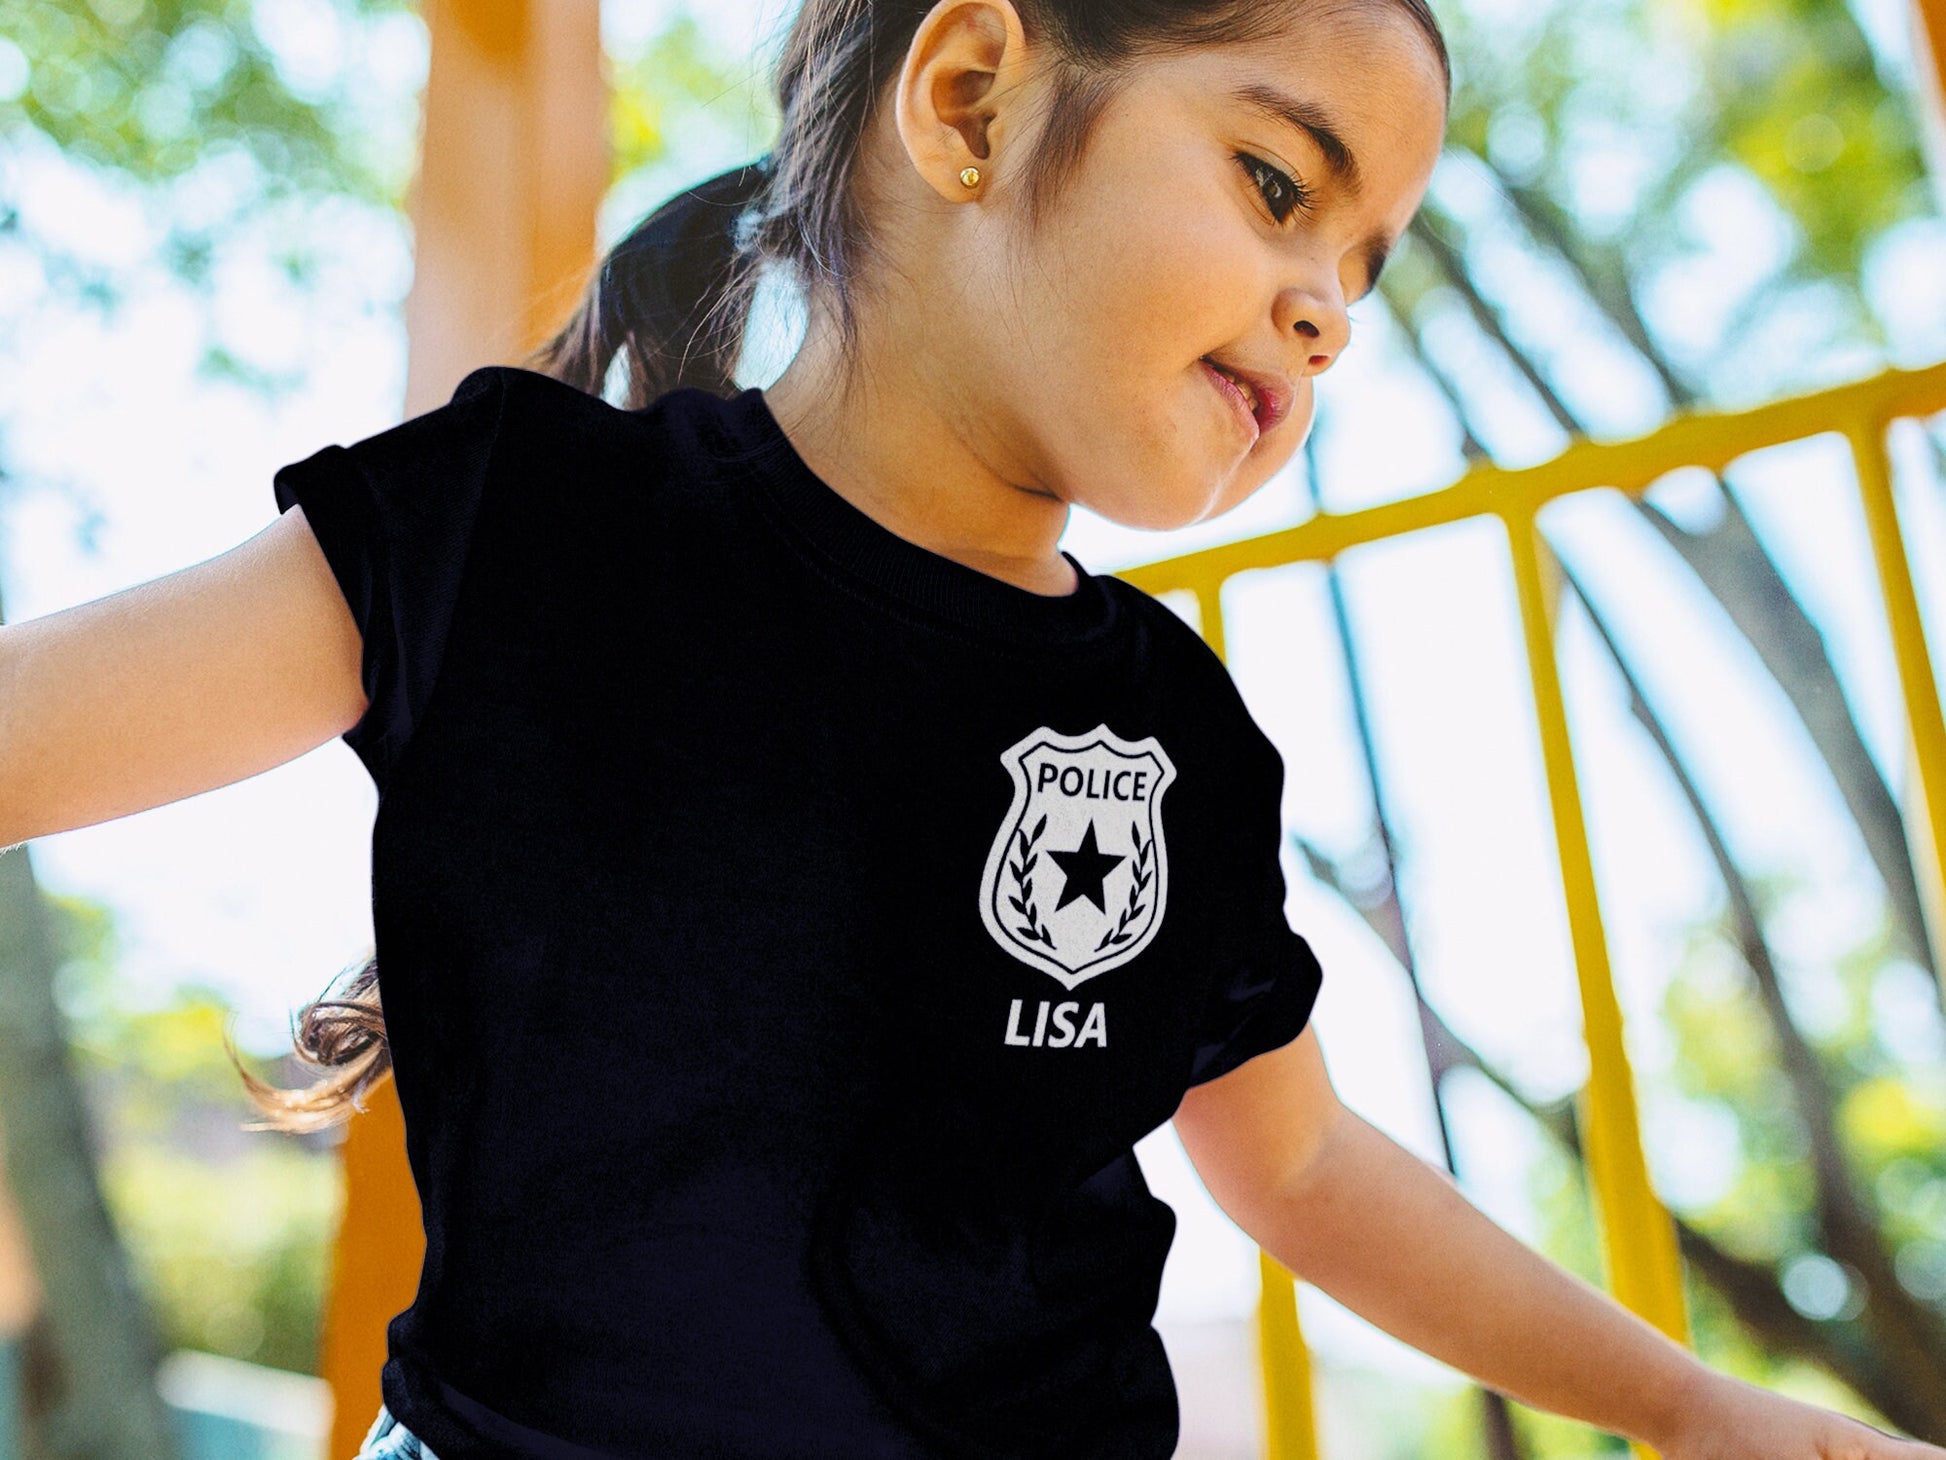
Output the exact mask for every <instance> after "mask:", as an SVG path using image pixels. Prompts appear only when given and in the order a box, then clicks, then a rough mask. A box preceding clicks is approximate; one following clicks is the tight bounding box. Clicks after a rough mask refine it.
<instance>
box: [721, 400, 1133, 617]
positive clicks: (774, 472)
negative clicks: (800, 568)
mask: <svg viewBox="0 0 1946 1460" xmlns="http://www.w3.org/2000/svg"><path fill="white" fill-rule="evenodd" d="M718 406H719V411H720V414H719V416H718V419H719V420H720V421H721V422H722V424H723V426H724V428H725V430H726V431H727V433H728V434H729V435H730V436H731V437H732V439H733V440H734V443H735V445H736V448H737V450H736V460H737V464H738V465H741V466H747V467H749V468H751V469H752V474H753V475H754V476H756V477H757V479H758V480H759V481H760V482H762V484H763V487H764V490H765V491H766V492H767V494H768V495H769V497H770V499H771V500H772V501H773V502H775V503H776V505H777V506H778V507H779V508H780V509H781V510H782V512H783V514H784V515H785V516H786V517H787V518H788V519H789V520H790V522H791V523H792V524H793V525H794V526H796V528H797V529H798V530H799V531H800V533H801V534H802V535H803V536H804V537H805V538H806V539H808V540H809V541H810V542H811V543H812V544H813V545H814V546H815V547H816V548H817V549H818V550H819V551H820V552H821V553H822V554H823V555H824V556H825V557H826V558H828V559H830V560H831V561H833V562H834V563H836V564H837V565H838V566H839V567H840V568H841V569H843V570H844V571H845V572H847V573H849V574H851V575H853V576H855V577H857V578H861V579H864V580H865V581H866V582H868V583H870V584H872V585H874V586H875V587H877V588H879V589H881V590H883V591H884V592H886V593H889V594H892V595H893V596H895V597H897V598H899V599H901V600H903V601H904V602H906V603H909V604H913V605H916V606H917V607H919V608H922V609H926V610H928V611H930V612H932V613H935V614H939V615H941V616H943V617H945V618H949V619H952V620H953V621H955V622H957V623H960V624H963V625H965V626H967V627H969V628H972V629H975V630H977V631H979V632H981V633H983V634H987V635H990V636H994V637H997V638H1001V639H1004V640H1007V641H1008V642H1010V643H1012V644H1014V645H1016V646H1018V647H1022V648H1029V649H1031V648H1035V647H1042V646H1052V645H1066V644H1079V643H1087V642H1091V641H1093V640H1095V639H1098V638H1100V637H1101V636H1103V635H1104V634H1106V633H1107V632H1108V631H1109V630H1110V629H1111V628H1113V627H1114V625H1115V623H1116V620H1117V618H1118V605H1117V600H1116V598H1115V595H1114V594H1113V593H1112V592H1111V591H1110V590H1109V589H1108V588H1107V586H1106V585H1105V583H1104V580H1103V579H1102V578H1101V577H1099V576H1098V575H1096V574H1093V573H1090V572H1089V571H1088V570H1087V569H1086V568H1085V567H1083V566H1082V565H1081V563H1080V561H1079V560H1078V559H1077V558H1075V556H1074V555H1073V554H1072V553H1070V552H1068V551H1067V550H1066V549H1065V548H1063V549H1062V550H1061V556H1062V557H1064V558H1066V559H1067V560H1068V562H1069V563H1071V564H1073V565H1074V571H1075V573H1076V574H1077V575H1078V576H1079V579H1080V582H1079V583H1078V585H1077V586H1076V588H1075V591H1074V592H1072V593H1067V594H1060V595H1048V594H1044V593H1035V592H1033V591H1031V590H1029V589H1026V588H1022V587H1020V586H1019V585H1018V584H1014V583H1009V582H1006V581H1005V580H1004V579H1000V578H995V577H993V576H992V575H991V574H988V573H982V572H981V571H979V569H977V568H971V567H968V566H967V565H966V564H964V563H961V562H958V561H956V560H955V559H952V558H949V557H946V556H944V555H942V554H940V553H936V552H934V551H932V549H930V548H926V547H921V546H920V545H919V544H918V543H916V542H912V541H909V540H908V539H906V538H903V537H900V536H899V535H898V534H897V533H896V532H893V531H892V530H891V529H890V528H888V527H886V526H885V525H884V524H882V523H880V522H879V521H878V520H877V519H876V518H874V517H872V516H871V515H870V514H868V513H866V512H865V511H863V510H862V509H860V508H859V507H857V506H855V505H853V503H852V502H851V501H850V500H849V499H848V498H846V497H845V496H843V495H841V494H840V493H839V492H838V491H837V490H836V489H834V488H833V487H832V486H831V485H830V484H829V483H827V482H826V481H825V480H824V479H823V478H822V477H820V476H819V475H818V474H817V473H816V472H814V471H812V470H811V467H810V464H809V463H807V462H806V461H805V460H804V458H803V457H801V456H799V455H798V453H797V448H796V447H795V446H794V445H792V444H791V439H790V437H788V436H786V435H785V434H784V429H783V427H782V426H780V425H779V424H778V423H777V418H776V417H775V416H774V415H772V414H771V410H770V404H769V402H768V401H766V400H765V399H764V393H763V391H762V389H761V388H760V387H757V386H751V387H749V388H748V389H746V390H743V391H740V392H738V393H737V394H736V395H734V396H731V397H729V398H727V399H725V400H721V401H719V402H718Z"/></svg>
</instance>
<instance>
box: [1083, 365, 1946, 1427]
mask: <svg viewBox="0 0 1946 1460" xmlns="http://www.w3.org/2000/svg"><path fill="white" fill-rule="evenodd" d="M1941 410H1946V363H1942V364H1939V365H1933V366H1930V367H1928V368H1926V369H1923V370H1892V371H1888V372H1887V373H1885V374H1883V375H1879V376H1876V377H1874V378H1873V379H1870V380H1865V381H1860V382H1858V383H1856V384H1852V385H1845V386H1840V387H1837V388H1836V389H1832V390H1825V391H1820V392H1818V393H1816V394H1813V395H1806V396H1798V397H1794V398H1792V399H1789V400H1781V401H1776V402H1773V403H1771V404H1769V405H1765V406H1760V407H1758V408H1756V409H1754V410H1748V411H1742V412H1738V413H1736V414H1731V415H1703V414H1693V415H1683V416H1679V417H1677V418H1676V419H1674V420H1672V421H1670V422H1669V423H1668V424H1667V425H1665V426H1663V427H1662V428H1660V429H1659V430H1657V431H1655V432H1654V433H1652V434H1650V435H1648V436H1643V437H1640V438H1638V439H1636V440H1632V441H1616V442H1601V441H1583V442H1579V443H1577V444H1575V445H1573V446H1571V447H1569V448H1568V449H1567V450H1566V451H1564V452H1562V453H1561V454H1560V455H1559V456H1557V457H1555V458H1554V459H1553V460H1551V461H1547V462H1543V463H1541V464H1540V465H1538V466H1531V467H1522V468H1518V469H1507V468H1502V467H1497V466H1491V465H1483V466H1478V467H1475V468H1474V469H1473V470H1472V471H1469V472H1468V473H1467V474H1466V475H1465V476H1463V477H1461V478H1460V479H1459V480H1458V481H1457V482H1455V483H1453V484H1452V485H1451V486H1449V487H1446V488H1444V489H1442V490H1440V491H1437V492H1432V493H1430V494H1427V495H1424V496H1418V497H1411V498H1407V499H1405V500H1403V501H1398V502H1390V503H1386V504H1384V505H1382V506H1377V507H1368V508H1365V509H1363V510H1361V511H1357V512H1347V513H1343V514H1331V513H1326V514H1321V515H1319V516H1316V517H1313V518H1311V519H1310V520H1309V521H1306V522H1303V523H1300V524H1299V525H1297V526H1295V527H1290V528H1285V529H1283V530H1281V531H1277V532H1270V533H1265V534H1263V535H1262V536H1260V537H1253V538H1249V539H1247V540H1244V541H1241V542H1233V543H1225V544H1223V545H1222V546H1219V547H1212V548H1206V549H1203V550H1201V551H1198V552H1193V553H1186V554H1183V555H1182V556H1180V557H1175V558H1169V559H1166V560H1164V561H1161V562H1156V563H1149V564H1146V565H1144V566H1142V567H1139V568H1132V569H1128V570H1126V571H1124V572H1122V573H1120V574H1118V575H1117V576H1119V577H1122V578H1125V579H1126V580H1127V581H1129V582H1130V583H1133V584H1134V585H1135V586H1136V587H1138V588H1141V589H1143V590H1144V591H1145V592H1148V593H1151V594H1157V595H1160V594H1165V593H1176V592H1187V593H1190V594H1193V595H1194V598H1195V601H1196V604H1197V607H1198V610H1199V614H1198V616H1199V619H1200V629H1201V632H1202V634H1203V636H1204V638H1205V639H1206V640H1207V641H1208V642H1209V644H1210V645H1211V647H1212V648H1214V649H1215V650H1216V652H1217V653H1218V654H1219V655H1225V653H1226V651H1225V645H1224V632H1223V601H1222V591H1223V587H1224V585H1225V584H1226V583H1227V582H1229V581H1230V580H1231V579H1233V578H1235V577H1236V576H1237V575H1238V574H1241V573H1248V572H1252V571H1255V570H1257V569H1263V568H1277V567H1283V566H1286V565H1288V564H1291V563H1300V562H1325V561H1328V560H1329V559H1331V558H1333V557H1335V556H1336V555H1338V554H1339V553H1342V552H1344V551H1345V550H1346V549H1348V548H1352V547H1357V546H1360V545H1363V544H1366V543H1373V542H1378V541H1380V540H1381V539H1385V538H1391V537H1400V536H1404V535H1405V534H1407V533H1413V532H1421V531H1424V530H1425V529H1427V528H1432V527H1441V526H1445V525H1447V524H1449V523H1454V522H1459V521H1461V520H1464V519H1468V518H1474V517H1482V516H1493V517H1497V518H1499V519H1500V522H1501V524H1502V526H1503V527H1504V528H1505V529H1506V533H1507V544H1508V549H1509V562H1510V567H1511V570H1512V572H1513V577H1514V584H1515V587H1516V590H1517V593H1518V597H1519V602H1520V616H1521V623H1522V628H1523V630H1524V637H1525V643H1526V649H1527V667H1528V671H1529V674H1530V676H1531V678H1532V681H1533V690H1534V714H1535V718H1536V721H1537V724H1538V729H1539V732H1540V744H1541V754H1542V760H1543V763H1544V767H1545V771H1546V776H1547V788H1548V795H1549V799H1550V801H1551V803H1552V806H1553V814H1554V834H1555V842H1556V846H1557V848H1558V850H1559V854H1560V861H1561V879H1562V888H1563V893H1564V897H1565V900H1566V904H1567V914H1568V924H1569V930H1570V934H1571V940H1572V946H1573V950H1574V961H1575V974H1576V978H1577V981H1578V983H1579V986H1580V992H1581V1009H1582V1024H1583V1037H1584V1038H1585V1040H1586V1041H1587V1046H1588V1059H1589V1078H1588V1083H1587V1084H1586V1086H1584V1087H1583V1089H1582V1091H1581V1094H1580V1099H1579V1112H1578V1113H1579V1115H1580V1118H1581V1128H1582V1129H1583V1130H1584V1131H1586V1132H1587V1153H1588V1168H1589V1173H1590V1180H1591V1183H1592V1185H1593V1187H1594V1196H1595V1208H1596V1212H1597V1214H1598V1217H1599V1220H1600V1225H1601V1236H1602V1247H1601V1251H1602V1261H1603V1267H1604V1271H1605V1277H1606V1281H1607V1284H1608V1287H1609V1289H1610V1290H1611V1291H1612V1292H1613V1293H1614V1295H1615V1297H1616V1300H1617V1301H1618V1302H1620V1303H1622V1304H1623V1305H1624V1306H1626V1307H1627V1308H1629V1309H1630V1310H1631V1311H1632V1312H1634V1313H1637V1314H1639V1315H1640V1316H1641V1317H1642V1318H1644V1319H1646V1320H1647V1321H1648V1322H1650V1323H1653V1324H1654V1325H1655V1326H1656V1327H1657V1328H1659V1329H1661V1330H1662V1331H1663V1332H1664V1333H1666V1334H1668V1335H1669V1336H1670V1337H1672V1338H1674V1339H1676V1340H1677V1341H1678V1342H1681V1343H1684V1344H1687V1343H1688V1342H1689V1331H1688V1316H1687V1314H1686V1312H1685V1310H1684V1305H1683V1294H1682V1280H1681V1268H1680V1264H1679V1261H1678V1257H1677V1249H1676V1235H1675V1228H1674V1225H1673V1224H1672V1223H1671V1221H1670V1219H1669V1214H1668V1212H1667V1211H1666V1210H1665V1209H1664V1208H1663V1206H1662V1203H1661V1201H1660V1200H1659V1199H1658V1198H1657V1196H1656V1194H1655V1190H1654V1187H1653V1186H1652V1185H1651V1184H1650V1181H1649V1172H1648V1166H1647V1163H1646V1161H1645V1159H1644V1156H1643V1151H1642V1138H1641V1128H1640V1123H1639V1121H1638V1119H1637V1113H1636V1104H1635V1089H1634V1080H1633V1076H1632V1075H1631V1073H1630V1070H1629V1063H1628V1052H1627V1047H1626V1043H1625V1041H1624V1039H1623V1034H1622V1012H1621V1005H1620V1003H1619V1002H1618V1001H1617V999H1616V996H1615V986H1614V980H1613V977H1612V975H1611V971H1610V968H1609V961H1608V941H1607V936H1606V934H1605V933H1604V931H1603V928H1602V920H1601V908H1600V903H1599V899H1598V898H1597V896H1596V892H1595V875H1594V865H1593V862H1592V860H1591V858H1590V854H1589V847H1588V836H1587V830H1586V827H1585V825H1584V823H1583V819H1582V812H1581V792H1580V789H1579V787H1578V785H1577V784H1576V781H1575V773H1574V757H1573V753H1572V749H1571V742H1570V738H1569V732H1568V721H1567V712H1566V708H1565V706H1564V704H1563V702H1562V696H1561V681H1560V674H1559V669H1558V666H1557V663H1556V660H1555V654H1554V619H1555V613H1556V604H1557V602H1558V598H1559V593H1560V587H1561V573H1560V569H1559V566H1558V564H1556V562H1555V560H1554V558H1553V555H1552V554H1551V553H1550V551H1549V550H1548V547H1547V543H1546V541H1545V540H1544V539H1543V538H1542V537H1541V535H1540V532H1539V529H1538V525H1537V522H1538V518H1539V515H1540V512H1541V510H1542V508H1543V507H1545V506H1546V505H1547V504H1548V503H1549V502H1552V501H1554V500H1555V499H1557V498H1560V497H1566V496H1569V495H1571V494H1573V493H1576V492H1583V491H1588V490H1591V489H1595V488H1601V487H1606V488H1612V489H1615V490H1619V491H1623V492H1627V493H1629V494H1630V495H1640V494H1641V493H1642V492H1644V491H1646V490H1647V489H1648V488H1649V487H1650V485H1652V484H1653V483H1654V482H1656V481H1657V480H1658V479H1660V478H1661V477H1664V476H1666V475H1668V474H1669V473H1670V472H1672V471H1676V470H1678V469H1680V468H1683V467H1696V466H1700V467H1706V468H1709V469H1711V470H1713V471H1717V472H1721V471H1722V470H1724V468H1726V467H1727V466H1728V465H1729V463H1730V462H1732V461H1734V460H1736V459H1737V458H1738V457H1741V456H1745V455H1748V454H1749V453H1751V452H1754V451H1759V450H1762V449H1764V448H1766V447H1772V446H1778V445H1782V444H1785V443H1787V442H1793V441H1800V440H1803V439H1805V438H1808V437H1813V436H1819V435H1824V434H1826V433H1830V432H1838V433H1842V434H1843V435H1844V436H1845V437H1846V438H1847V440H1848V441H1849V442H1850V444H1851V450H1852V456H1853V460H1854V462H1855V464H1856V468H1857V473H1858V488H1859V495H1860V498H1861V502H1862V505H1863V509H1864V515H1865V522H1866V526H1867V530H1868V532H1869V535H1870V538H1871V544H1872V554H1873V558H1874V560H1875V562H1876V564H1877V568H1878V577H1879V588H1880V593H1881V597H1882V600H1883V602H1884V606H1885V613H1886V622H1887V625H1888V628H1889V631H1890V635H1891V639H1892V646H1893V650H1894V655H1895V659H1896V662H1897V665H1898V673H1899V681H1900V686H1901V689H1902V690H1903V693H1904V699H1905V711H1906V724H1907V727H1908V729H1909V732H1910V735H1911V740H1910V747H1911V754H1912V757H1913V761H1912V771H1911V774H1909V775H1908V777H1907V786H1908V788H1909V789H1908V797H1907V801H1908V804H1907V806H1906V824H1907V828H1908V837H1909V840H1910V842H1911V846H1912V852H1913V863H1914V870H1915V871H1916V872H1917V874H1918V876H1919V879H1920V886H1921V895H1922V898H1923V899H1924V901H1925V905H1926V909H1927V916H1928V922H1929V927H1928V939H1929V942H1930V943H1931V946H1932V950H1933V954H1934V959H1935V965H1936V966H1937V964H1938V962H1939V961H1940V960H1941V959H1946V888H1943V887H1942V885H1941V868H1942V867H1946V725H1942V720H1941V712H1940V701H1939V692H1938V688H1937V681H1936V680H1935V679H1934V677H1933V668H1932V658H1931V655H1930V653H1929V652H1928V650H1927V647H1926V637H1925V631H1924V628H1923V626H1922V624H1921V621H1920V615H1919V602H1918V597H1917V595H1916V594H1915V593H1914V591H1913V584H1912V570H1911V566H1910V563H1909V561H1908V559H1907V556H1906V549H1905V542H1904V539H1903V537H1902V535H1901V533H1900V530H1899V520H1898V513H1897V511H1896V508H1895V505H1894V502H1893V495H1892V473H1891V463H1890V458H1889V456H1888V454H1887V451H1886V442H1885V437H1886V432H1887V430H1888V429H1889V427H1890V425H1891V423H1892V421H1893V420H1895V419H1897V418H1899V417H1905V416H1922V415H1931V414H1933V413H1934V412H1937V411H1941ZM1258 1257H1259V1269H1260V1273H1261V1277H1262V1287H1261V1294H1260V1297H1259V1300H1258V1307H1257V1323H1256V1332H1257V1340H1258V1354H1259V1359H1260V1362H1261V1364H1262V1367H1263V1381H1264V1399H1265V1431H1266V1437H1267V1443H1266V1447H1265V1453H1266V1454H1267V1456H1269V1457H1270V1460H1316V1457H1317V1454H1318V1444H1317V1427H1316V1423H1315V1419H1314V1410H1313V1405H1314V1397H1313V1394H1312V1390H1311V1379H1310V1373H1311V1368H1310V1359H1309V1355H1308V1352H1307V1350H1306V1348H1305V1345H1304V1340H1303V1336H1302V1333H1301V1331H1300V1330H1299V1327H1298V1321H1297V1305H1296V1285H1295V1282H1294V1280H1293V1278H1292V1275H1291V1274H1290V1272H1289V1271H1288V1270H1286V1269H1285V1268H1284V1267H1283V1266H1282V1264H1280V1263H1279V1262H1277V1260H1276V1259H1275V1258H1273V1257H1272V1256H1271V1255H1270V1254H1269V1253H1265V1252H1260V1253H1259V1254H1258ZM1634 1449H1635V1451H1636V1452H1637V1454H1638V1455H1640V1456H1643V1457H1647V1456H1649V1455H1651V1454H1652V1453H1653V1452H1652V1451H1650V1450H1648V1449H1647V1447H1645V1446H1642V1445H1636V1446H1635V1447H1634Z"/></svg>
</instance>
